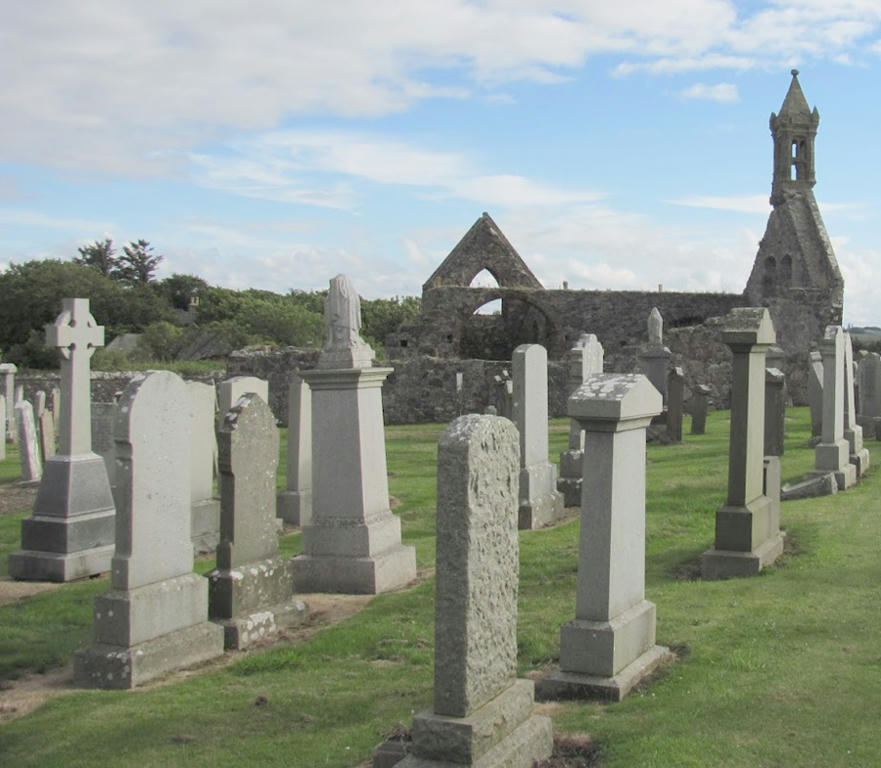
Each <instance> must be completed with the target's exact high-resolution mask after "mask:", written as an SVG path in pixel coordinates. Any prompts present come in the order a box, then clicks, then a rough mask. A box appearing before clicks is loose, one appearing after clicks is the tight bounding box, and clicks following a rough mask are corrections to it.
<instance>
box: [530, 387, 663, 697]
mask: <svg viewBox="0 0 881 768" xmlns="http://www.w3.org/2000/svg"><path fill="white" fill-rule="evenodd" d="M661 408H662V401H661V395H660V393H659V392H658V391H657V389H655V387H654V386H653V385H652V384H651V383H650V382H649V380H648V379H647V378H646V377H645V376H643V375H641V374H636V373H626V374H619V373H607V374H596V375H594V376H591V377H590V378H588V380H587V381H586V382H584V384H583V385H582V386H581V387H579V389H578V390H577V391H576V392H575V393H573V394H572V396H571V397H570V398H569V400H568V410H569V416H570V417H572V418H575V419H578V421H579V423H580V424H581V426H582V427H583V428H584V430H585V431H586V432H587V439H586V441H585V449H584V485H583V488H582V502H581V527H580V534H579V546H578V580H577V584H576V596H575V619H574V620H573V621H569V622H567V623H566V624H564V625H563V626H562V627H561V630H560V670H559V672H554V673H551V674H550V675H548V676H547V677H546V678H545V680H544V681H543V682H542V685H541V689H540V692H541V693H542V695H543V696H548V697H552V698H601V699H611V700H615V701H617V700H620V699H621V698H623V697H624V696H625V695H626V694H627V693H628V691H630V690H631V689H632V688H633V686H634V685H636V684H637V683H638V682H639V681H640V680H641V679H643V678H644V677H645V676H647V675H649V674H650V673H651V672H652V671H653V670H654V669H655V668H656V667H657V666H658V665H659V664H661V663H662V662H664V661H665V660H666V659H668V658H669V651H668V650H667V649H666V648H663V647H661V646H658V645H655V606H654V604H653V603H651V602H649V601H648V600H646V599H645V456H646V449H645V439H646V428H647V427H648V425H649V424H650V423H651V420H652V418H653V417H654V416H656V415H658V414H659V413H660V412H661Z"/></svg>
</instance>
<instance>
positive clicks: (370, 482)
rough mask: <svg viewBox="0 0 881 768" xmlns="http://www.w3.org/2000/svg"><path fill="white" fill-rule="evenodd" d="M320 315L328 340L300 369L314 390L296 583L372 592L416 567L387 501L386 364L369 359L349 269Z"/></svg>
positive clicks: (302, 587) (311, 588) (409, 575)
mask: <svg viewBox="0 0 881 768" xmlns="http://www.w3.org/2000/svg"><path fill="white" fill-rule="evenodd" d="M325 317H326V321H327V324H328V329H327V344H326V345H325V347H324V349H323V350H322V352H321V355H320V356H319V358H318V365H317V367H316V368H315V370H312V371H306V372H304V373H303V374H302V375H303V378H304V379H305V380H306V382H307V383H308V384H309V387H310V388H311V391H312V425H313V430H312V452H313V461H312V522H311V523H310V524H309V525H306V526H303V554H302V555H299V556H297V557H296V558H294V583H295V585H296V587H297V590H298V591H300V592H344V593H350V594H377V593H379V592H386V591H388V590H390V589H395V588H397V587H400V586H403V585H404V584H406V583H407V582H408V581H410V580H411V579H413V578H414V577H415V576H416V553H415V550H414V548H413V547H410V546H404V545H402V544H401V519H400V518H399V517H397V516H396V515H393V514H392V512H391V509H390V508H389V495H388V475H387V470H386V459H385V429H384V426H383V419H382V384H383V382H384V381H385V378H386V377H387V376H388V375H389V374H390V373H391V372H392V369H391V368H375V367H373V363H372V360H373V351H372V350H371V349H370V347H369V345H367V343H366V342H365V341H364V340H363V339H361V338H360V336H359V335H358V332H359V330H360V327H361V310H360V303H359V299H358V292H357V291H356V290H355V287H354V286H353V285H352V283H351V281H350V280H349V279H348V278H347V277H346V276H345V275H337V276H336V277H335V278H334V279H333V280H331V283H330V290H329V292H328V297H327V302H326V306H325ZM341 366H346V367H341Z"/></svg>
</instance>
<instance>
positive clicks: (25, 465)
mask: <svg viewBox="0 0 881 768" xmlns="http://www.w3.org/2000/svg"><path fill="white" fill-rule="evenodd" d="M15 423H16V427H17V430H18V458H19V460H20V461H21V483H22V485H36V484H37V483H39V482H40V478H41V477H42V476H43V462H42V461H41V460H40V442H39V440H38V439H37V427H36V425H35V424H34V408H33V406H32V405H31V404H30V403H29V402H28V401H27V400H20V401H19V402H17V403H16V404H15ZM10 571H11V569H10Z"/></svg>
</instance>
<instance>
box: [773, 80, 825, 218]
mask: <svg viewBox="0 0 881 768" xmlns="http://www.w3.org/2000/svg"><path fill="white" fill-rule="evenodd" d="M819 123H820V113H819V112H818V111H817V108H816V107H814V109H813V111H811V110H810V109H809V108H808V102H807V99H805V95H804V93H802V90H801V86H800V85H799V83H798V70H797V69H793V70H792V83H790V85H789V92H788V93H787V94H786V98H785V99H784V100H783V106H782V107H780V114H779V115H775V114H774V113H773V112H772V113H771V121H770V124H771V135H772V136H773V137H774V181H773V183H772V185H771V205H774V206H777V205H780V204H781V203H783V202H784V201H785V199H786V193H787V192H798V191H801V190H810V189H812V188H813V186H814V184H815V183H816V177H815V175H814V138H815V137H816V135H817V126H818V125H819Z"/></svg>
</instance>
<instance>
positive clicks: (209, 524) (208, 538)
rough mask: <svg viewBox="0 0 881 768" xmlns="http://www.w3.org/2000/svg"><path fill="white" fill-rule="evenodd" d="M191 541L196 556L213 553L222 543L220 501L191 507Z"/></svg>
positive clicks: (197, 502) (198, 502) (199, 503)
mask: <svg viewBox="0 0 881 768" xmlns="http://www.w3.org/2000/svg"><path fill="white" fill-rule="evenodd" d="M190 541H192V542H193V550H194V552H195V553H196V554H199V555H202V554H208V553H209V552H210V553H213V552H214V550H215V549H216V547H217V544H218V543H219V542H220V499H204V500H202V501H196V502H193V504H192V505H190Z"/></svg>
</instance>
